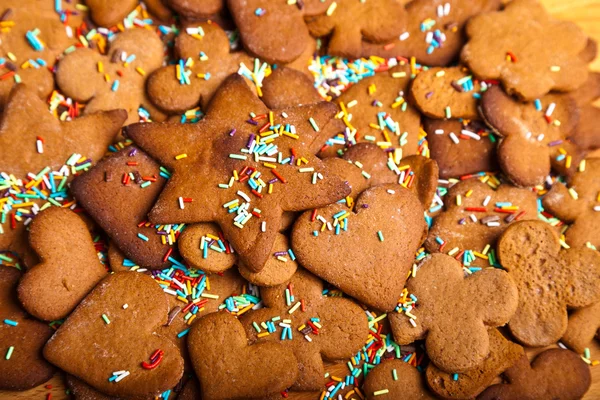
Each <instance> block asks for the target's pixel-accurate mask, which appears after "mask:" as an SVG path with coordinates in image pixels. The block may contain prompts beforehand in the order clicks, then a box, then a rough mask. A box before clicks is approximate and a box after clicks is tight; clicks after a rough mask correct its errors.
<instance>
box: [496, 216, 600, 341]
mask: <svg viewBox="0 0 600 400" xmlns="http://www.w3.org/2000/svg"><path fill="white" fill-rule="evenodd" d="M498 257H499V258H500V262H501V263H502V266H503V267H504V268H505V269H506V270H507V271H508V273H509V274H510V275H511V276H512V277H513V278H514V280H515V282H516V284H517V287H518V288H519V307H518V309H517V312H516V314H515V315H514V316H513V318H512V319H511V320H510V322H509V324H508V327H509V328H510V331H511V333H512V334H513V336H514V337H515V338H516V339H517V340H518V341H519V342H521V343H523V344H525V345H527V346H533V347H535V346H547V345H549V344H552V343H555V342H556V341H558V340H559V339H560V338H561V337H562V335H563V334H564V333H565V331H566V330H567V307H569V308H571V309H577V308H582V307H586V306H589V305H592V304H594V303H597V302H598V301H600V255H599V254H598V253H597V252H596V251H594V250H591V249H588V248H586V247H584V248H581V249H561V245H560V242H559V238H558V235H557V233H556V231H555V230H554V229H553V228H552V227H551V226H550V225H548V224H546V223H544V222H542V221H522V222H518V223H516V224H514V225H512V226H510V227H509V228H508V229H506V231H504V233H503V234H502V236H501V237H500V239H499V240H498Z"/></svg>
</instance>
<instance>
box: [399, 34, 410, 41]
mask: <svg viewBox="0 0 600 400" xmlns="http://www.w3.org/2000/svg"><path fill="white" fill-rule="evenodd" d="M409 36H410V33H408V32H404V33H403V34H402V35H400V41H401V42H404V41H405V40H406V39H408V37H409Z"/></svg>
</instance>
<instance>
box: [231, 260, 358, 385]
mask: <svg viewBox="0 0 600 400" xmlns="http://www.w3.org/2000/svg"><path fill="white" fill-rule="evenodd" d="M261 296H262V300H263V302H264V305H265V308H263V309H260V310H256V311H251V312H248V313H246V314H245V315H244V316H243V317H242V318H241V322H242V324H243V325H244V327H245V328H246V333H247V335H248V337H249V340H250V342H251V343H254V342H258V343H262V342H276V343H281V344H282V345H283V346H284V347H286V348H291V349H292V351H293V352H294V355H295V356H296V358H297V359H298V369H299V374H298V379H297V380H296V381H295V383H294V385H293V386H292V388H293V389H294V390H299V391H310V390H321V389H322V387H323V375H324V373H325V371H324V368H323V361H322V359H323V358H324V359H328V360H341V359H345V358H348V357H351V356H352V355H354V354H356V352H357V351H358V350H359V349H360V348H361V347H362V346H363V345H364V343H365V341H366V340H367V336H368V330H369V327H368V324H367V317H366V315H365V313H364V311H363V310H362V309H361V308H360V307H359V306H358V305H357V304H355V303H354V302H352V301H351V300H349V299H344V298H339V297H325V296H323V282H322V281H321V280H320V279H319V278H317V277H316V276H314V275H312V274H311V273H309V272H308V271H306V270H303V269H299V270H298V271H297V272H296V273H295V274H294V276H293V277H292V279H291V280H290V281H289V282H288V283H287V284H283V285H279V286H276V287H272V288H267V289H262V290H261Z"/></svg>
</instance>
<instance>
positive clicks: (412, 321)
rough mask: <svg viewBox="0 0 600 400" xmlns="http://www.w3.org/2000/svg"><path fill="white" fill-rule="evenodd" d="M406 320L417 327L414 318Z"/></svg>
mask: <svg viewBox="0 0 600 400" xmlns="http://www.w3.org/2000/svg"><path fill="white" fill-rule="evenodd" d="M408 321H409V322H410V324H411V325H412V326H413V327H415V328H416V327H417V323H416V322H415V320H414V319H412V318H410V319H409V320H408Z"/></svg>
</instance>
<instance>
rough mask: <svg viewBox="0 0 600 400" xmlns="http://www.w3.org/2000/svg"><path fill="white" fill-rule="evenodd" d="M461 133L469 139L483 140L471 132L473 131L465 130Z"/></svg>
mask: <svg viewBox="0 0 600 400" xmlns="http://www.w3.org/2000/svg"><path fill="white" fill-rule="evenodd" d="M461 133H462V134H463V135H465V136H468V137H470V138H472V139H475V140H481V136H479V135H478V134H476V133H475V132H471V131H468V130H466V129H463V130H462V131H461Z"/></svg>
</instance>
